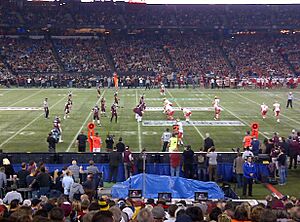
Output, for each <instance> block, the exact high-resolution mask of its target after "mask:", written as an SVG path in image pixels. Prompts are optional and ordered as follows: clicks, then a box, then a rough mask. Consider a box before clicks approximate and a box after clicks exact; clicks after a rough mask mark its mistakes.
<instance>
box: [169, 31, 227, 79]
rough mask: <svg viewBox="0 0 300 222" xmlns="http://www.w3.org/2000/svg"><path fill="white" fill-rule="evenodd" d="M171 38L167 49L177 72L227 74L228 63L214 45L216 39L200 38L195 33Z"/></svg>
mask: <svg viewBox="0 0 300 222" xmlns="http://www.w3.org/2000/svg"><path fill="white" fill-rule="evenodd" d="M180 37H181V38H180ZM180 37H177V39H171V40H170V42H169V43H168V47H169V48H168V51H169V53H170V56H171V58H172V60H173V63H174V66H175V68H176V70H177V71H178V72H183V73H184V74H185V75H186V74H187V73H192V74H215V75H219V76H228V75H229V74H230V72H231V69H230V67H229V64H228V63H227V61H226V60H225V57H224V56H223V55H222V54H221V50H220V48H218V47H216V45H217V44H218V43H217V42H216V41H213V40H209V39H205V38H201V37H199V36H197V35H192V36H189V35H187V36H185V35H182V36H180Z"/></svg>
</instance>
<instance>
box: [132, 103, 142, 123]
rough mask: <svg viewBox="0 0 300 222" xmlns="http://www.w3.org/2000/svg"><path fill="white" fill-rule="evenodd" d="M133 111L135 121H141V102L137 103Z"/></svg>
mask: <svg viewBox="0 0 300 222" xmlns="http://www.w3.org/2000/svg"><path fill="white" fill-rule="evenodd" d="M133 112H134V113H135V119H136V121H137V122H141V121H142V117H143V107H142V104H139V105H137V106H136V107H135V108H134V109H133Z"/></svg>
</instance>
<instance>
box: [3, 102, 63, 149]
mask: <svg viewBox="0 0 300 222" xmlns="http://www.w3.org/2000/svg"><path fill="white" fill-rule="evenodd" d="M64 99H66V98H65V97H63V98H61V99H60V100H58V101H57V102H56V103H54V104H53V105H52V106H51V107H50V110H51V109H52V108H53V107H55V106H56V105H57V104H59V103H60V102H61V101H63V100H64ZM43 115H44V113H41V114H40V115H38V116H37V117H35V118H34V119H33V120H31V122H29V123H28V124H26V125H25V126H24V127H23V128H21V129H19V130H18V131H17V132H16V133H15V134H14V135H12V136H11V137H9V138H7V139H6V140H5V141H4V142H3V143H1V144H0V147H2V146H3V145H5V144H6V143H8V142H9V141H11V140H12V139H13V138H15V137H16V136H17V135H19V133H21V132H22V131H23V130H25V129H26V128H27V127H28V126H30V125H31V124H33V123H34V122H35V121H37V120H38V119H39V118H40V117H41V116H43Z"/></svg>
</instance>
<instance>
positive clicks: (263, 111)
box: [260, 103, 269, 119]
mask: <svg viewBox="0 0 300 222" xmlns="http://www.w3.org/2000/svg"><path fill="white" fill-rule="evenodd" d="M268 109H269V107H268V106H267V105H266V104H265V103H263V104H262V105H261V106H260V112H261V115H262V118H263V119H265V118H266V115H267V112H268Z"/></svg>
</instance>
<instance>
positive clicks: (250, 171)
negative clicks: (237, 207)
mask: <svg viewBox="0 0 300 222" xmlns="http://www.w3.org/2000/svg"><path fill="white" fill-rule="evenodd" d="M256 174H257V172H256V167H255V165H254V164H253V162H252V157H251V156H248V158H247V161H246V162H245V163H244V165H243V196H246V193H247V186H248V196H250V197H252V185H253V180H254V179H255V178H256V176H257V175H256Z"/></svg>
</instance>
